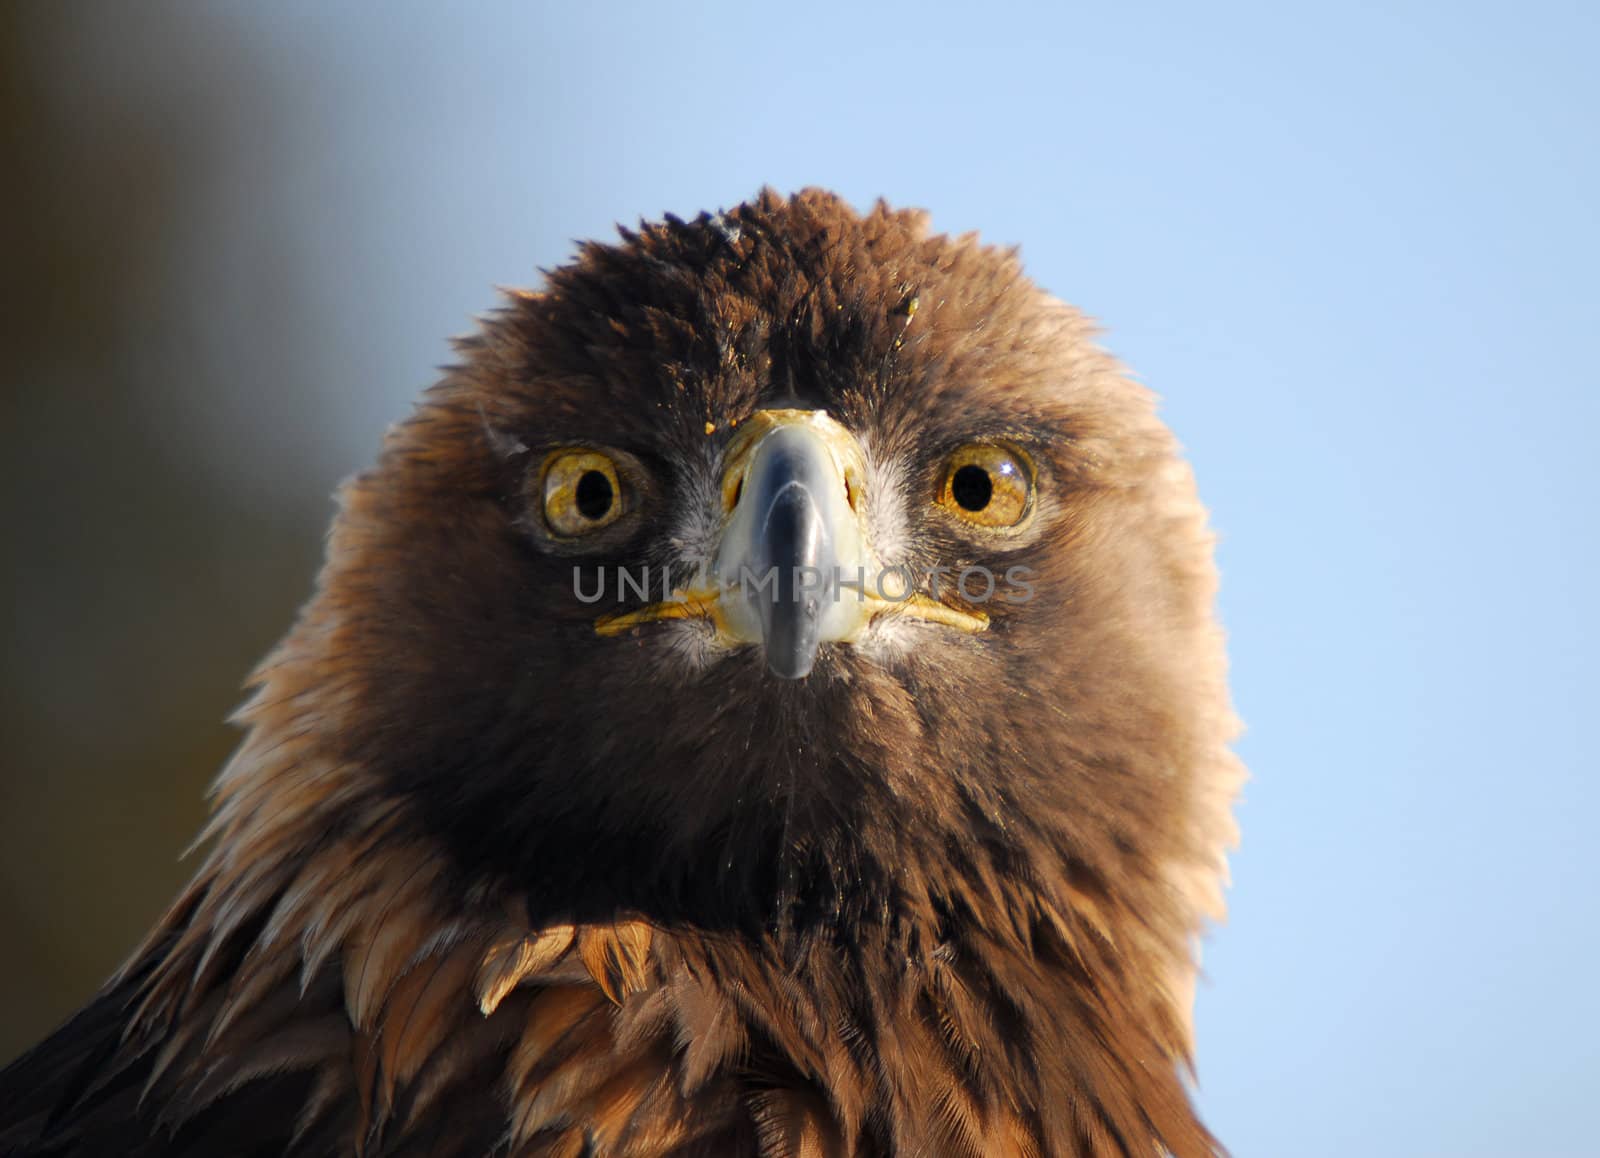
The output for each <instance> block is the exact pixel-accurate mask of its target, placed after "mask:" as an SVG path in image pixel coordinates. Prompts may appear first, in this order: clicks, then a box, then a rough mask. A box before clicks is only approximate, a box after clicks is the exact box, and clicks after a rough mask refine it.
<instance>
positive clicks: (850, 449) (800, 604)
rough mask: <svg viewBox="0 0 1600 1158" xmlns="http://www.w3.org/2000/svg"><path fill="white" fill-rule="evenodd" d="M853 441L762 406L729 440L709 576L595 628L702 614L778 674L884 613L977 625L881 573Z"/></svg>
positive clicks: (981, 624) (836, 428)
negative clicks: (757, 649) (753, 647)
mask: <svg viewBox="0 0 1600 1158" xmlns="http://www.w3.org/2000/svg"><path fill="white" fill-rule="evenodd" d="M865 478H866V464H865V455H864V454H863V453H862V450H861V444H860V443H859V442H857V441H856V439H855V437H854V436H853V435H852V434H851V433H850V432H849V431H848V430H846V429H845V428H844V427H843V426H841V425H840V424H839V423H837V422H835V421H834V420H833V419H832V418H830V417H829V416H828V415H827V414H826V413H825V412H823V411H821V410H776V409H775V410H760V411H757V412H756V413H755V414H753V415H752V416H751V417H750V419H749V420H748V421H747V422H746V423H744V424H742V425H741V428H740V430H739V433H738V436H737V437H736V438H735V439H734V440H733V442H732V443H730V444H729V447H728V450H727V453H726V456H725V458H724V466H723V474H722V488H721V493H722V514H723V528H722V536H721V539H720V541H719V543H718V546H717V551H716V556H715V558H714V559H713V560H712V563H711V569H710V573H709V575H707V576H706V578H707V579H708V580H709V583H708V584H705V585H703V586H701V587H700V588H698V589H695V590H687V591H679V592H677V593H676V594H675V595H674V597H673V598H672V599H670V600H667V601H665V602H662V603H654V604H651V605H649V606H647V607H642V608H639V609H637V610H635V611H628V612H623V613H620V614H614V615H607V616H603V617H601V619H599V620H598V621H597V622H596V623H595V631H596V632H597V633H598V634H600V635H620V634H622V633H623V632H625V631H627V630H629V629H631V628H634V627H638V626H640V625H642V624H644V623H648V622H651V621H654V620H662V619H708V620H710V621H711V622H712V624H713V625H714V626H715V628H716V632H717V636H718V638H719V639H720V640H721V641H722V642H723V643H725V644H728V645H740V644H760V645H761V646H762V647H763V648H764V649H765V652H766V658H767V667H768V669H769V670H771V671H772V673H773V674H774V675H778V676H781V677H783V678H785V679H802V678H804V677H805V676H807V675H809V674H810V673H811V669H812V666H813V665H814V664H815V663H816V659H817V652H818V650H819V649H820V648H821V646H822V644H824V643H851V642H854V641H855V640H856V639H857V638H858V637H859V636H860V635H861V633H862V631H863V630H865V628H866V627H867V625H868V624H869V623H870V622H871V621H872V620H873V619H875V618H876V617H877V616H879V615H882V614H886V613H893V614H900V615H909V616H911V617H913V618H917V619H924V620H929V621H932V622H936V623H941V624H943V625H945V626H947V627H954V628H957V629H959V630H963V631H982V630H984V629H985V628H986V627H987V626H988V618H987V617H986V616H984V615H982V614H981V613H977V612H968V611H963V610H960V609H958V608H954V607H951V606H949V605H947V604H944V603H941V602H938V601H935V600H933V599H930V598H928V597H927V596H925V595H921V594H919V593H917V592H915V591H914V590H913V589H912V588H911V586H910V584H909V582H908V577H906V576H904V575H903V574H901V573H899V572H896V571H890V572H888V573H884V572H882V571H881V570H880V568H879V566H878V562H877V559H876V557H875V556H874V555H873V552H872V549H871V545H870V542H869V539H868V535H867V531H866V525H865V521H864V508H865V501H866V500H865V495H866V492H865V484H864V480H865Z"/></svg>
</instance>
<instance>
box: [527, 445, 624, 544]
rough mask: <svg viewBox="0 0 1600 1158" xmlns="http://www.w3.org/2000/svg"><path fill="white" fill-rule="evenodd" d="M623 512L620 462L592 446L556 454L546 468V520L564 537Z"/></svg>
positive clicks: (606, 522)
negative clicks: (618, 467)
mask: <svg viewBox="0 0 1600 1158" xmlns="http://www.w3.org/2000/svg"><path fill="white" fill-rule="evenodd" d="M621 514H622V486H621V484H620V483H619V482H618V481H617V464H616V463H615V462H613V461H612V460H611V458H610V457H609V456H607V455H604V454H601V453H600V452H598V451H593V450H568V451H562V452H561V453H559V454H556V455H553V456H552V457H551V459H550V461H549V462H548V463H546V464H545V468H544V521H545V522H546V523H547V524H549V527H550V530H551V531H553V532H554V533H555V534H557V535H561V536H563V537H564V538H575V537H577V536H579V535H586V534H588V533H589V532H590V531H598V530H599V529H600V528H601V527H605V526H609V525H610V524H611V523H614V522H615V521H616V520H617V518H618V516H620V515H621Z"/></svg>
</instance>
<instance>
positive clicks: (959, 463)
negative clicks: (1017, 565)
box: [938, 443, 1033, 527]
mask: <svg viewBox="0 0 1600 1158" xmlns="http://www.w3.org/2000/svg"><path fill="white" fill-rule="evenodd" d="M1032 498H1033V474H1032V472H1031V471H1030V470H1029V469H1028V463H1027V460H1026V459H1024V458H1023V456H1022V455H1021V454H1020V453H1019V452H1017V451H1014V450H1010V449H1008V448H1007V447H1004V446H996V445H993V444H990V443H973V444H972V445H971V446H963V447H962V448H961V449H960V450H958V451H956V452H955V454H953V455H951V456H950V461H949V463H948V464H947V465H946V467H945V472H944V482H943V484H942V485H941V486H940V488H939V496H938V499H939V504H940V505H941V506H943V507H945V508H946V509H947V510H949V511H950V512H951V513H952V514H955V515H958V516H960V517H961V518H962V519H965V520H966V521H967V522H969V523H976V524H978V525H979V526H983V527H1014V526H1016V525H1017V524H1018V523H1020V522H1021V521H1022V520H1023V518H1024V517H1025V516H1026V515H1027V513H1028V507H1029V504H1030V502H1031V500H1032Z"/></svg>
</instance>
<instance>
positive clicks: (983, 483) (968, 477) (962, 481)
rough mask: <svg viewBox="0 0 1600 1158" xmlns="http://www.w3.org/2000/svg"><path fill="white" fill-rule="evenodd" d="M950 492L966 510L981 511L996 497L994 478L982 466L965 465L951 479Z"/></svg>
mask: <svg viewBox="0 0 1600 1158" xmlns="http://www.w3.org/2000/svg"><path fill="white" fill-rule="evenodd" d="M950 494H951V497H953V498H954V499H955V500H956V502H957V503H959V504H960V506H961V509H962V510H964V511H981V510H983V508H984V507H986V506H988V505H989V500H990V499H991V498H993V497H994V480H993V479H991V478H990V477H989V472H988V471H986V470H984V469H983V467H981V466H964V467H962V468H961V469H960V470H958V471H956V474H955V477H954V478H952V479H951V480H950Z"/></svg>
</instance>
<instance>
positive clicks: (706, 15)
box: [0, 0, 1600, 1158]
mask: <svg viewBox="0 0 1600 1158" xmlns="http://www.w3.org/2000/svg"><path fill="white" fill-rule="evenodd" d="M1597 13H1600V9H1597V8H1595V7H1594V6H1591V5H1584V4H1580V3H1577V2H1573V3H1569V4H1559V3H1550V2H1546V0H1533V2H1530V3H1523V4H1518V5H1515V6H1487V5H1473V4H1452V5H1444V4H1428V3H1415V2H1406V3H1400V4H1388V5H1383V6H1376V5H1361V4H1355V5H1350V4H1345V5H1334V6H1327V5H1323V6H1317V7H1314V8H1313V7H1309V6H1277V5H1269V4H1260V5H1250V4H1227V3H1224V4H1220V5H1219V4H1207V5H1182V4H1167V5H1156V6H1146V5H1139V4H1128V5H1114V4H1095V5H1078V4H1066V5H1056V4H1052V5H1040V6H1038V7H1026V6H1023V7H1016V6H1011V5H1007V4H1002V3H991V4H984V5H981V6H977V7H972V6H968V5H959V6H958V5H941V4H922V5H915V6H911V7H906V6H904V5H895V6H883V7H882V8H881V9H878V10H871V11H869V10H857V9H852V8H848V7H844V6H833V5H828V4H813V5H806V6H803V7H795V6H785V7H783V8H773V9H770V10H766V11H761V10H757V9H756V8H754V7H751V6H745V5H733V4H722V5H714V4H704V5H686V6H674V7H672V8H667V7H662V6H654V5H644V4H637V5H632V4H617V3H610V4H599V5H592V6H586V5H576V4H570V5H555V4H549V5H536V4H517V5H502V6H496V5H486V4H480V5H474V6H470V7H467V6H451V7H446V6H442V5H441V6H438V7H437V8H424V7H419V6H411V5H405V4H390V5H384V6H381V7H380V6H377V5H352V4H332V5H329V4H310V3H285V4H275V5H270V6H268V5H256V6H245V5H239V4H216V5H196V4H188V5H178V4H160V3H158V4H146V5H140V6H138V7H137V8H134V7H132V6H123V5H114V4H105V3H101V4H95V3H80V4H74V5H53V4H43V3H39V4H6V5H0V79H3V85H0V134H3V136H0V140H3V147H4V157H5V169H6V177H5V179H4V181H3V182H0V189H3V193H0V196H3V197H4V198H5V211H4V212H3V213H0V231H3V233H0V237H3V245H0V286H3V287H4V298H3V301H4V308H3V309H0V369H3V375H4V376H3V380H0V408H3V409H0V414H3V421H0V475H3V477H4V487H3V493H0V503H3V504H4V512H5V525H6V528H7V530H6V545H5V551H4V555H3V557H4V564H3V568H0V584H3V587H4V592H5V595H6V597H7V600H6V601H7V606H8V607H9V609H10V616H11V618H10V625H11V626H10V631H9V632H8V633H7V639H6V649H5V654H4V666H3V671H0V680H3V687H4V700H3V703H0V737H3V748H0V760H3V768H0V929H3V930H4V934H3V939H4V950H3V951H0V1059H3V1058H8V1057H10V1056H11V1055H12V1054H14V1053H16V1052H17V1051H19V1050H20V1049H22V1048H23V1047H24V1046H25V1045H27V1044H28V1043H29V1042H31V1041H32V1040H33V1039H35V1038H36V1037H38V1036H39V1035H41V1034H43V1033H44V1032H45V1031H46V1030H48V1029H49V1028H50V1027H51V1026H52V1025H53V1024H54V1023H55V1022H57V1021H58V1020H59V1019H60V1018H62V1017H63V1016H64V1015H65V1014H67V1013H68V1012H69V1011H70V1010H71V1009H72V1008H74V1007H75V1006H76V1005H77V1004H78V1003H80V1002H81V1001H83V1000H84V999H85V998H87V997H88V996H89V994H90V993H91V992H92V991H93V990H94V989H95V987H96V986H97V985H98V984H99V982H100V981H101V980H102V979H103V978H104V977H105V976H106V974H107V973H108V972H110V971H111V970H112V969H113V968H115V967H116V965H117V964H118V963H119V962H120V961H121V959H122V957H123V956H124V954H126V953H127V952H128V951H129V950H130V949H131V948H132V947H133V945H134V943H135V942H136V940H137V939H138V937H139V935H140V934H141V933H142V932H143V931H144V930H145V929H146V928H147V926H148V925H149V924H150V923H151V921H152V920H154V918H155V917H156V916H157V915H158V913H159V912H160V911H161V910H162V909H163V907H164V905H165V903H166V902H167V900H168V899H169V898H170V897H171V896H172V894H173V893H174V891H175V890H176V889H177V888H178V886H179V885H180V884H181V882H182V880H183V879H184V878H185V877H186V876H187V873H188V871H189V869H190V867H192V866H190V865H185V864H180V863H179V861H178V854H179V852H180V851H181V849H182V848H183V847H184V846H185V844H186V843H187V842H188V840H189V839H190V837H191V836H192V835H193V833H194V831H195V830H196V828H197V827H198V825H199V823H200V821H201V818H202V815H203V812H204V801H203V795H204V792H205V788H206V785H207V783H208V781H209V780H210V778H211V776H212V775H213V774H214V772H215V771H216V770H217V768H218V766H219V765H220V763H221V762H222V761H223V759H224V758H225V757H226V755H227V753H228V752H229V750H230V748H231V747H232V745H233V744H234V742H235V739H236V736H235V734H234V733H233V732H231V731H230V730H229V729H228V728H227V727H226V726H225V725H224V724H223V723H222V720H223V718H224V716H225V715H226V714H227V712H228V711H229V710H230V709H231V708H232V707H233V706H234V704H235V703H236V702H237V700H238V698H239V693H238V688H239V685H240V683H241V681H242V680H243V678H244V677H245V675H246V674H247V672H248V671H249V669H250V668H251V666H252V664H253V663H254V662H255V661H256V660H257V659H258V658H259V657H260V656H261V655H262V654H263V653H264V651H265V650H266V649H267V648H268V647H269V646H270V645H271V644H272V642H273V641H274V640H275V639H276V638H277V637H278V636H279V635H280V634H281V633H282V632H283V630H284V629H285V628H286V627H287V626H288V624H289V622H290V618H291V616H292V615H293V613H294V611H295V609H296V607H297V606H298V605H299V603H300V602H301V601H302V599H304V598H305V596H306V595H307V594H308V593H309V591H310V585H311V580H312V576H313V573H314V569H315V567H316V564H317V562H318V559H319V557H320V549H321V536H322V533H323V530H324V526H325V524H326V522H327V520H328V517H329V515H330V514H331V511H332V507H331V503H330V500H329V496H330V494H331V492H332V490H333V488H334V487H335V485H336V484H337V483H338V481H339V480H340V479H341V478H342V477H343V476H345V475H346V474H348V473H350V472H351V471H353V470H355V469H357V468H358V467H360V466H361V465H362V464H364V463H365V462H366V461H367V460H368V459H370V457H371V456H372V455H373V453H374V452H375V450H376V448H377V445H378V442H379V439H380V437H381V434H382V431H383V429H384V427H385V426H386V425H387V424H388V423H390V422H392V421H394V420H395V419H397V418H399V417H401V416H403V415H404V414H405V413H406V412H407V408H408V406H409V405H410V401H411V399H413V398H414V397H415V396H416V395H417V393H418V392H419V391H420V390H421V389H422V388H423V387H425V386H426V385H427V384H428V383H429V382H430V381H431V379H432V378H433V376H434V374H435V370H434V367H435V366H437V365H438V364H440V363H442V362H444V361H446V360H447V359H448V358H449V357H450V354H449V347H448V345H447V339H448V337H449V336H450V335H452V334H455V333H459V332H462V331H463V330H465V329H467V328H468V327H469V325H470V324H471V323H470V318H471V316H472V315H473V314H474V313H476V312H479V311H482V310H485V309H487V308H489V307H491V306H493V305H494V303H495V292H494V289H493V287H494V286H496V285H527V284H531V283H534V282H536V281H537V280H538V278H539V270H540V269H541V268H542V267H549V266H552V265H555V264H558V263H560V262H562V261H563V260H565V259H566V258H567V257H568V256H569V255H570V253H571V251H572V244H573V240H574V239H577V238H585V237H594V236H601V237H603V236H607V235H609V234H610V233H611V230H612V228H613V224H614V223H616V222H622V223H625V224H634V223H636V222H637V220H638V219H639V218H640V217H641V216H646V217H659V216H660V215H661V214H662V213H663V212H673V213H677V214H679V215H681V216H691V215H693V214H694V213H696V212H697V211H699V210H701V209H716V208H719V207H723V206H729V205H732V204H734V203H736V202H738V201H740V200H743V199H744V198H746V197H748V196H750V195H752V194H753V193H755V192H756V190H757V189H758V188H759V187H760V186H761V185H762V184H764V183H770V184H772V185H774V186H776V187H777V188H778V189H780V190H785V191H788V190H793V189H797V188H799V187H802V186H804V185H809V184H821V185H827V186H832V187H833V188H835V189H837V190H838V191H839V192H841V193H842V194H844V195H845V196H847V197H848V198H850V199H851V200H853V201H854V202H855V203H856V204H857V205H859V206H863V207H865V206H866V205H868V204H870V202H871V201H872V200H873V199H875V198H876V197H878V196H880V195H882V196H885V197H887V198H889V199H890V200H891V201H892V202H895V203H899V204H914V205H922V206H925V207H927V208H929V209H931V210H932V212H933V219H934V222H935V225H936V226H937V227H938V228H940V229H942V230H947V231H965V230H969V229H979V230H981V231H982V232H983V234H984V236H985V237H986V238H987V239H988V240H990V241H993V242H995V243H999V244H1013V243H1020V244H1021V245H1022V252H1023V257H1024V259H1025V261H1026V262H1027V264H1028V267H1029V269H1030V271H1031V272H1032V274H1033V276H1034V277H1035V278H1036V279H1037V280H1038V281H1040V282H1041V283H1043V284H1044V285H1045V286H1047V287H1048V288H1049V289H1051V290H1053V291H1054V292H1056V293H1058V294H1059V295H1061V296H1063V297H1065V298H1067V299H1069V300H1072V301H1074V302H1076V303H1078V304H1080V305H1081V306H1083V307H1084V308H1085V309H1087V310H1088V311H1089V312H1090V313H1092V314H1094V315H1096V316H1097V317H1099V318H1100V319H1101V320H1102V321H1103V323H1104V324H1105V326H1106V328H1107V339H1106V340H1107V342H1108V344H1109V345H1110V346H1111V347H1112V348H1113V349H1114V350H1116V351H1117V352H1118V353H1119V354H1120V355H1121V356H1122V357H1124V358H1125V359H1126V360H1127V362H1128V363H1129V364H1130V365H1131V366H1132V367H1133V368H1134V369H1135V370H1136V372H1137V373H1138V374H1139V375H1140V376H1141V377H1142V378H1143V379H1144V380H1145V381H1146V382H1148V383H1149V384H1151V385H1152V386H1153V387H1155V388H1156V389H1157V390H1158V391H1159V392H1160V393H1161V394H1162V395H1163V396H1164V397H1165V399H1166V415H1167V417H1168V420H1169V421H1170V422H1171V424H1172V425H1173V427H1174V428H1175V429H1176V430H1177V432H1178V434H1179V436H1180V437H1181V438H1182V439H1183V441H1184V442H1185V444H1186V445H1187V446H1188V448H1189V450H1190V452H1191V454H1192V457H1193V459H1194V461H1195V464H1196V467H1197V470H1198V472H1199V476H1200V480H1201V485H1202V490H1203V493H1204V494H1205V496H1206V498H1207V500H1208V502H1209V504H1210V506H1211V508H1212V510H1213V513H1214V518H1215V522H1216V525H1217V528H1218V530H1219V532H1220V534H1221V548H1220V550H1221V562H1222V567H1223V572H1224V592H1223V613H1224V615H1225V618H1226V620H1227V624H1228V627H1229V630H1230V633H1231V637H1232V654H1233V662H1234V671H1235V690H1236V695H1237V699H1238V703H1239V707H1240V710H1241V713H1242V714H1243V716H1244V717H1245V719H1246V721H1247V723H1248V725H1249V728H1250V731H1249V733H1248V735H1247V736H1246V737H1245V738H1244V739H1243V741H1242V742H1241V745H1240V747H1241V751H1242V753H1243V755H1244V757H1245V759H1246V760H1247V762H1248V763H1249V764H1250V766H1251V768H1252V771H1253V775H1254V779H1253V780H1252V782H1251V784H1250V785H1249V787H1248V789H1247V791H1246V794H1245V797H1244V799H1243V800H1242V801H1241V803H1240V806H1239V818H1240V822H1241V824H1242V827H1243V831H1244V842H1243V844H1242V846H1241V847H1240V849H1239V850H1238V853H1237V855H1236V856H1235V858H1234V861H1233V868H1234V881H1235V884H1234V887H1233V890H1232V893H1231V906H1232V915H1231V918H1230V921H1229V923H1228V924H1227V925H1226V926H1224V927H1222V928H1220V929H1218V930H1216V931H1215V932H1214V933H1213V934H1212V936H1211V937H1210V939H1209V941H1208V944H1207V948H1206V971H1207V979H1206V981H1205V982H1204V983H1203V985H1202V988H1201V991H1200V996H1199V1008H1198V1024H1199V1036H1200V1053H1199V1098H1200V1101H1201V1104H1202V1106H1203V1108H1204V1111H1205V1113H1206V1115H1207V1117H1208V1119H1209V1121H1210V1123H1211V1124H1212V1126H1213V1127H1214V1128H1215V1129H1216V1130H1217V1132H1218V1133H1219V1134H1220V1136H1221V1137H1222V1138H1223V1140H1224V1141H1225V1142H1227V1143H1228V1144H1229V1146H1230V1147H1231V1148H1232V1150H1233V1152H1234V1153H1235V1154H1236V1155H1238V1156H1240V1158H1254V1156H1277V1155H1297V1156H1314V1155H1349V1154H1362V1155H1369V1156H1370V1155H1406V1156H1418V1155H1441V1156H1452V1158H1463V1156H1473V1155H1528V1154H1540V1155H1549V1156H1559V1155H1593V1154H1600V1138H1597V1137H1596V1136H1595V1134H1594V1130H1593V1127H1592V1125H1591V1124H1590V1121H1589V1120H1590V1117H1591V1115H1590V1114H1589V1113H1587V1109H1588V1108H1589V1107H1591V1106H1592V1103H1593V1096H1594V1091H1595V1090H1596V1089H1597V1088H1600V998H1597V992H1600V987H1597V986H1596V985H1595V984H1594V980H1593V974H1594V972H1595V968H1596V957H1597V953H1600V931H1597V925H1600V921H1597V917H1600V911H1597V910H1600V905H1597V897H1600V891H1597V886H1600V854H1597V852H1596V846H1595V839H1594V829H1595V826H1596V824H1597V821H1600V816H1597V814H1600V791H1597V789H1596V777H1595V775H1594V769H1593V761H1592V759H1590V758H1589V749H1588V744H1589V743H1590V742H1592V741H1591V735H1592V732H1593V726H1592V724H1593V721H1594V719H1595V718H1596V717H1595V699H1596V691H1597V681H1596V678H1595V671H1594V650H1595V646H1596V643H1597V642H1600V641H1597V632H1596V627H1597V622H1596V620H1597V616H1596V612H1595V610H1594V598H1593V593H1592V588H1593V586H1594V584H1593V578H1592V577H1593V574H1594V571H1595V563H1596V539H1597V536H1596V520H1595V510H1596V500H1597V498H1600V495H1597V493H1596V491H1597V488H1596V485H1595V469H1594V465H1593V464H1594V459H1595V455H1594V446H1595V442H1596V438H1597V433H1600V427H1597V421H1596V420H1597V418H1600V414H1597V409H1600V404H1597V397H1600V394H1597V387H1600V382H1597V368H1600V355H1597V348H1600V340H1597V339H1600V292H1597V289H1596V286H1597V274H1596V270H1597V269H1600V211H1597V208H1596V207H1597V206H1600V148H1597V140H1600V138H1597V135H1596V133H1595V130H1594V117H1595V113H1596V109H1597V108H1600V82H1597V79H1596V70H1595V68H1594V59H1595V54H1596V52H1597V50H1600V15H1597Z"/></svg>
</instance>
